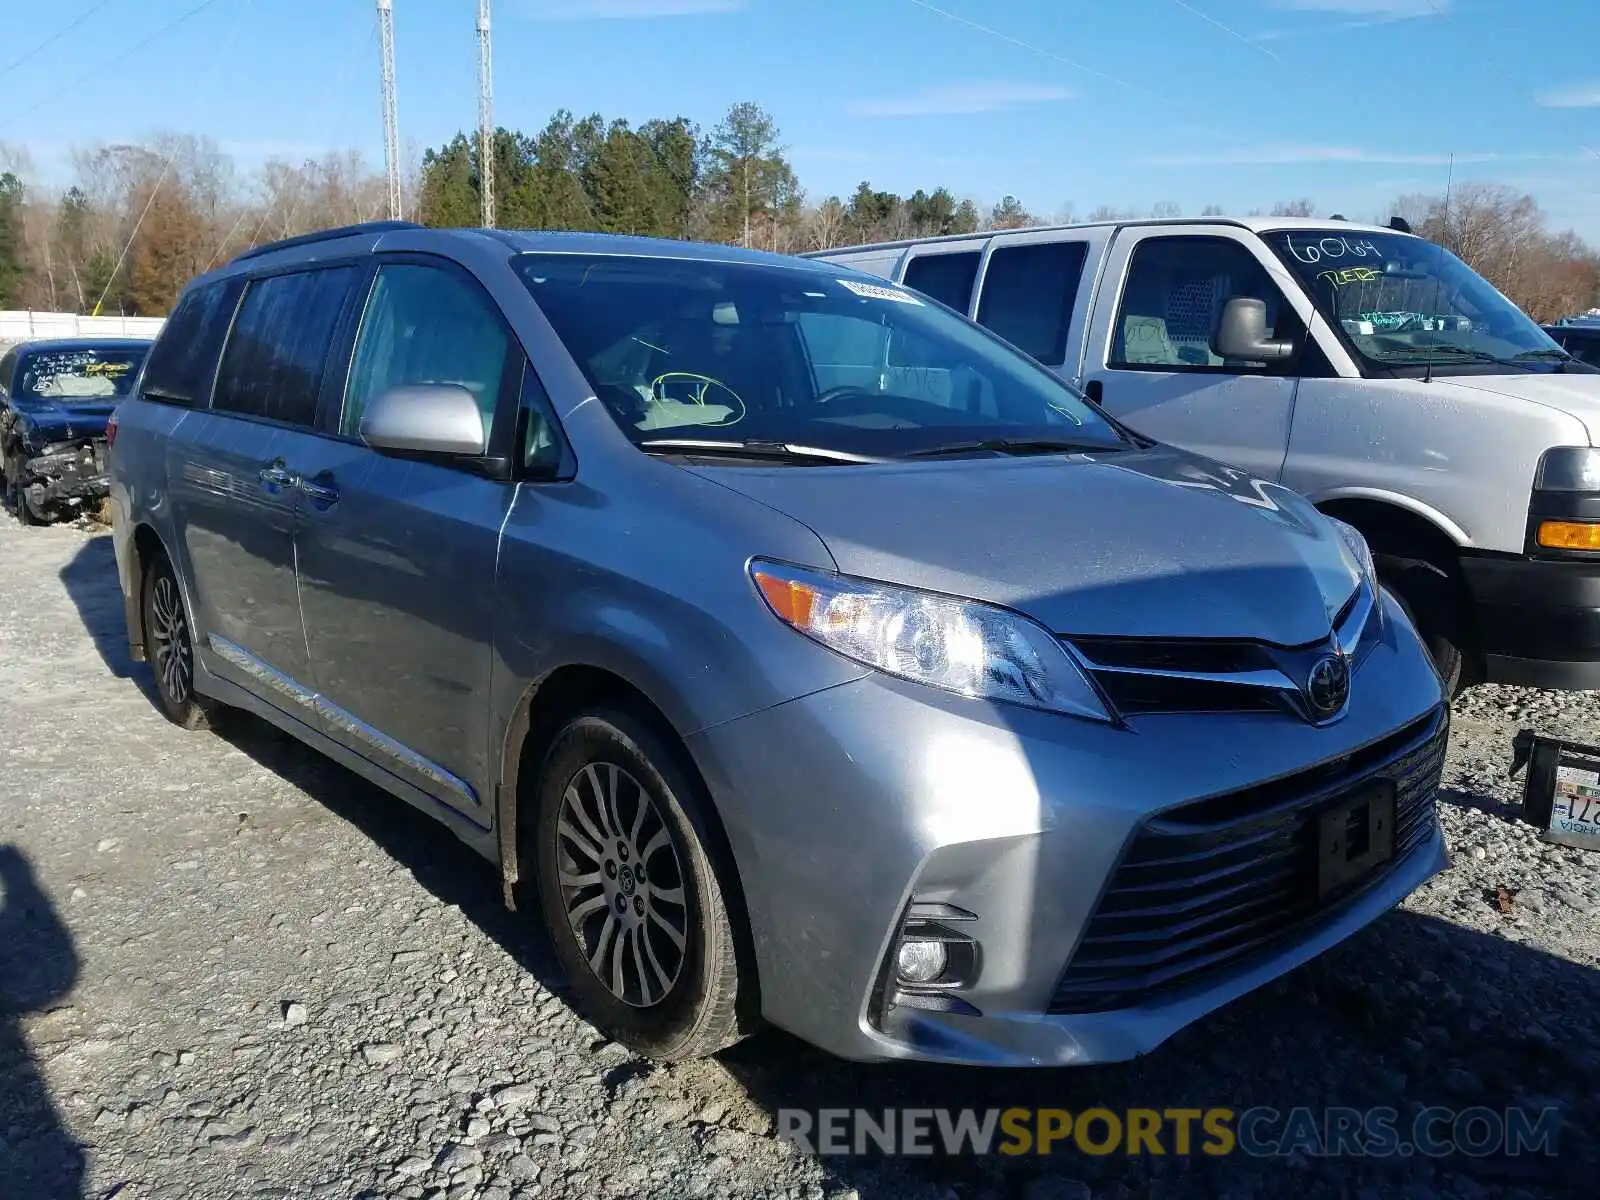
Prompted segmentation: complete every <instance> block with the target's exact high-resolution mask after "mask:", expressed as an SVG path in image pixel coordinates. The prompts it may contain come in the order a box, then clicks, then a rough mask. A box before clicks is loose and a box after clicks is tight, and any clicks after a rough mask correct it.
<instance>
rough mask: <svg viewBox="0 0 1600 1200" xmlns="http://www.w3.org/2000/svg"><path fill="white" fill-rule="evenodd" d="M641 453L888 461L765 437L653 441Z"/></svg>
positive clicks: (830, 460) (787, 459) (851, 461)
mask: <svg viewBox="0 0 1600 1200" xmlns="http://www.w3.org/2000/svg"><path fill="white" fill-rule="evenodd" d="M635 445H637V446H638V447H639V449H641V450H646V451H662V452H671V451H679V452H681V453H683V454H705V455H720V456H723V457H727V458H769V459H774V460H776V461H780V462H829V463H883V462H888V461H889V460H888V459H887V458H884V457H882V456H878V455H871V454H852V453H851V452H850V451H848V450H829V449H827V448H826V447H823V446H796V445H793V444H791V443H789V442H775V441H768V440H763V439H761V438H745V439H743V440H742V441H735V440H734V439H732V438H727V439H720V438H650V439H649V440H648V441H643V442H636V443H635Z"/></svg>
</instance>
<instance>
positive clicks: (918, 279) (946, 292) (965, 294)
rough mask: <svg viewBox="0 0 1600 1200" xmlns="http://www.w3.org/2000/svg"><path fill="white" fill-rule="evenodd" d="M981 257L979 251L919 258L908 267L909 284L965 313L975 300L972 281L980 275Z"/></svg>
mask: <svg viewBox="0 0 1600 1200" xmlns="http://www.w3.org/2000/svg"><path fill="white" fill-rule="evenodd" d="M979 257H980V255H979V253H978V251H976V250H966V251H963V252H962V253H960V254H923V255H919V256H917V257H916V258H913V259H912V260H911V261H910V263H908V264H907V265H906V277H905V281H904V282H905V285H906V286H907V287H909V288H916V289H917V291H919V292H921V293H922V294H923V295H924V296H932V297H933V298H934V299H935V300H937V301H938V302H939V303H940V304H947V305H949V306H950V307H951V308H953V309H955V310H956V311H957V312H958V313H964V312H966V311H967V305H968V304H969V303H971V301H972V281H973V280H974V279H976V278H977V275H978V259H979Z"/></svg>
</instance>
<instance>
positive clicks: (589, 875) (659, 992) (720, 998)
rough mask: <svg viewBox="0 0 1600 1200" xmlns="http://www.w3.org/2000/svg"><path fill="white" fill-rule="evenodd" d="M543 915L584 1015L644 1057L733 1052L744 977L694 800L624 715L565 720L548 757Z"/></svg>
mask: <svg viewBox="0 0 1600 1200" xmlns="http://www.w3.org/2000/svg"><path fill="white" fill-rule="evenodd" d="M538 802H539V804H538V823H537V826H536V832H535V837H536V839H537V846H536V848H535V849H536V862H537V872H538V889H539V902H540V907H541V908H542V910H543V912H544V919H545V924H546V926H547V927H548V929H549V932H550V937H551V940H552V942H553V943H554V946H555V951H556V955H557V957H558V958H559V959H560V961H561V966H562V969H563V970H564V972H565V974H566V977H567V981H568V983H569V985H570V987H571V989H572V993H573V996H574V999H575V1000H576V1001H577V1005H578V1008H579V1011H580V1013H581V1015H583V1016H584V1017H585V1018H586V1019H587V1020H589V1021H590V1022H591V1023H592V1024H593V1025H594V1026H595V1027H596V1028H598V1029H600V1030H601V1031H602V1032H604V1033H605V1034H606V1035H607V1036H609V1037H611V1038H613V1039H614V1040H616V1041H618V1042H620V1043H622V1044H623V1045H625V1046H627V1047H629V1048H630V1049H632V1050H634V1051H636V1052H637V1053H639V1054H643V1055H645V1056H647V1057H651V1058H657V1059H662V1060H665V1061H674V1062H676V1061H683V1060H686V1059H693V1058H702V1057H705V1056H706V1055H709V1054H713V1053H715V1052H716V1051H718V1050H720V1049H722V1048H723V1047H725V1046H728V1045H731V1044H732V1043H733V1042H735V1041H737V1040H738V1039H739V1038H740V1037H741V1036H742V1035H743V1031H742V1030H741V1029H740V1027H739V1025H740V1020H739V998H740V983H741V979H740V965H739V961H738V956H737V954H736V952H735V943H734V932H733V927H732V923H731V921H730V918H729V913H728V905H727V903H726V900H725V898H724V893H723V890H722V887H721V884H720V882H719V881H718V878H717V871H716V868H715V866H714V865H713V862H712V858H711V849H710V847H711V846H712V844H713V843H712V842H711V840H710V838H709V836H708V824H707V818H708V813H707V812H706V810H705V809H704V807H703V805H704V803H705V802H704V801H702V800H701V798H700V794H699V790H698V789H697V788H696V787H695V786H694V784H693V783H692V782H691V780H689V779H688V778H687V777H686V776H685V774H684V772H683V771H682V770H680V769H679V767H678V766H677V764H676V762H675V760H674V756H673V755H672V754H671V753H670V752H669V751H668V749H667V746H666V743H665V742H664V741H663V739H662V738H661V737H660V736H658V735H657V734H656V733H655V731H654V730H653V729H652V728H651V727H650V726H649V725H647V724H646V723H644V722H642V721H640V720H638V719H636V718H635V717H633V716H632V715H630V714H628V713H625V712H621V711H617V710H612V709H600V710H596V711H594V712H590V713H586V714H584V715H582V716H579V717H577V718H576V719H574V720H573V721H571V722H570V723H569V724H568V725H567V726H566V727H565V728H564V729H563V730H562V731H561V732H560V733H559V734H558V735H557V736H556V739H555V741H554V743H553V744H552V745H551V749H550V752H549V754H548V755H547V756H546V758H545V763H544V768H543V771H542V772H541V774H540V777H539V783H538Z"/></svg>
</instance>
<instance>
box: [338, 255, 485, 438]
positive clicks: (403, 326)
mask: <svg viewBox="0 0 1600 1200" xmlns="http://www.w3.org/2000/svg"><path fill="white" fill-rule="evenodd" d="M510 348H511V338H510V335H509V334H508V333H507V331H506V326H505V322H504V321H503V320H502V319H501V316H500V312H499V310H498V309H497V308H496V307H495V306H494V303H493V302H492V301H491V300H490V299H489V297H488V296H486V295H485V294H484V293H483V292H482V291H481V290H480V289H479V288H478V287H476V286H475V285H474V284H472V283H470V282H468V281H467V280H465V279H463V278H461V277H460V276H459V275H456V274H455V273H454V272H451V271H446V270H442V269H440V268H438V267H429V266H421V265H418V264H416V263H393V264H390V265H389V266H385V267H381V268H379V270H378V277H377V279H376V280H374V282H373V285H372V293H371V295H369V296H368V297H367V308H366V311H365V312H364V313H363V314H362V317H361V331H360V333H358V334H357V335H356V347H355V353H354V354H353V355H351V358H350V378H349V381H348V382H347V383H346V385H345V396H344V410H343V412H341V414H340V416H339V432H340V434H341V435H343V436H345V437H352V438H353V437H355V436H357V434H358V433H359V432H360V429H361V417H362V414H363V413H365V412H366V410H367V404H368V402H369V401H370V400H371V399H372V397H374V396H376V395H378V394H379V393H380V392H383V391H386V390H387V389H389V388H392V387H400V386H402V385H405V384H421V383H453V384H458V385H460V386H461V387H464V388H466V389H467V390H468V391H469V392H471V393H472V395H473V397H474V398H475V399H476V400H477V401H478V410H479V412H481V413H482V414H483V434H484V440H485V441H486V442H487V440H488V437H489V434H490V431H491V427H492V425H493V424H494V407H495V401H496V400H498V399H499V398H500V384H501V380H502V379H503V378H504V377H505V371H506V358H507V355H508V352H509V350H510Z"/></svg>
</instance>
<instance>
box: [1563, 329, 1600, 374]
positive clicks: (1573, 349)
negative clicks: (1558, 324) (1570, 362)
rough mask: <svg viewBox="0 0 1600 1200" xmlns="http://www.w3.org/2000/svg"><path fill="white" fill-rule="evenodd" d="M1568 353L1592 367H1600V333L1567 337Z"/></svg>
mask: <svg viewBox="0 0 1600 1200" xmlns="http://www.w3.org/2000/svg"><path fill="white" fill-rule="evenodd" d="M1565 344H1566V347H1567V353H1569V354H1571V355H1573V356H1574V357H1575V358H1577V359H1579V360H1580V361H1582V362H1586V363H1588V364H1589V365H1590V366H1591V367H1600V335H1596V336H1592V337H1589V336H1577V337H1573V336H1568V337H1567V338H1566V342H1565Z"/></svg>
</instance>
